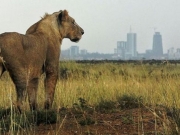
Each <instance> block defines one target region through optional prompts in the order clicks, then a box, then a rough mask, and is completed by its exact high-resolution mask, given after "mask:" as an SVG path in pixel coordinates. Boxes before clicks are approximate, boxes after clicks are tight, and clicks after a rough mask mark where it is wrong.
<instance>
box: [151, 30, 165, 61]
mask: <svg viewBox="0 0 180 135" xmlns="http://www.w3.org/2000/svg"><path fill="white" fill-rule="evenodd" d="M152 53H153V56H154V57H156V58H160V57H162V56H163V46H162V36H161V34H160V32H155V34H154V36H153V48H152Z"/></svg>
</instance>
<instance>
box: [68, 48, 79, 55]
mask: <svg viewBox="0 0 180 135" xmlns="http://www.w3.org/2000/svg"><path fill="white" fill-rule="evenodd" d="M77 55H79V47H78V46H71V47H70V57H74V56H77Z"/></svg>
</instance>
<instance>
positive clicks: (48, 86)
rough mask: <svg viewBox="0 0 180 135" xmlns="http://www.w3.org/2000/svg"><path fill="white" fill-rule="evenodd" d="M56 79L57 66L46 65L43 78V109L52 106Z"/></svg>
mask: <svg viewBox="0 0 180 135" xmlns="http://www.w3.org/2000/svg"><path fill="white" fill-rule="evenodd" d="M57 79H58V67H51V66H48V67H46V78H45V80H44V85H45V104H44V108H45V109H50V108H51V107H52V103H53V99H54V93H55V87H56V83H57Z"/></svg>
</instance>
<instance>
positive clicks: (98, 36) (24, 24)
mask: <svg viewBox="0 0 180 135" xmlns="http://www.w3.org/2000/svg"><path fill="white" fill-rule="evenodd" d="M0 3H1V4H0V33H3V32H14V31H16V32H19V33H22V34H24V33H25V31H26V30H27V29H28V27H29V26H31V25H32V24H34V23H35V22H37V21H38V20H40V18H41V17H42V16H43V15H44V14H45V13H46V12H47V13H53V12H56V11H59V10H64V9H67V10H68V11H69V15H70V16H72V17H73V18H74V19H75V20H76V22H77V23H78V24H79V25H80V26H81V27H82V28H83V29H84V31H85V34H84V35H83V37H82V39H81V41H80V42H79V43H73V42H71V41H69V40H67V39H65V40H64V41H63V44H62V49H67V48H69V47H70V46H71V45H78V46H79V48H80V49H87V50H88V51H89V52H100V53H113V52H114V48H116V45H117V41H126V35H127V33H128V32H129V31H130V26H131V28H132V32H134V33H137V51H138V52H145V50H146V49H152V39H153V34H154V30H155V31H158V32H160V33H161V35H162V39H163V50H164V53H166V52H167V49H169V48H170V47H174V48H178V47H179V48H180V0H36V1H35V0H6V1H4V0H0Z"/></svg>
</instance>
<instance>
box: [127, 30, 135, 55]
mask: <svg viewBox="0 0 180 135" xmlns="http://www.w3.org/2000/svg"><path fill="white" fill-rule="evenodd" d="M127 52H128V54H129V55H131V56H132V57H136V56H137V49H136V33H132V32H130V33H127Z"/></svg>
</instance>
